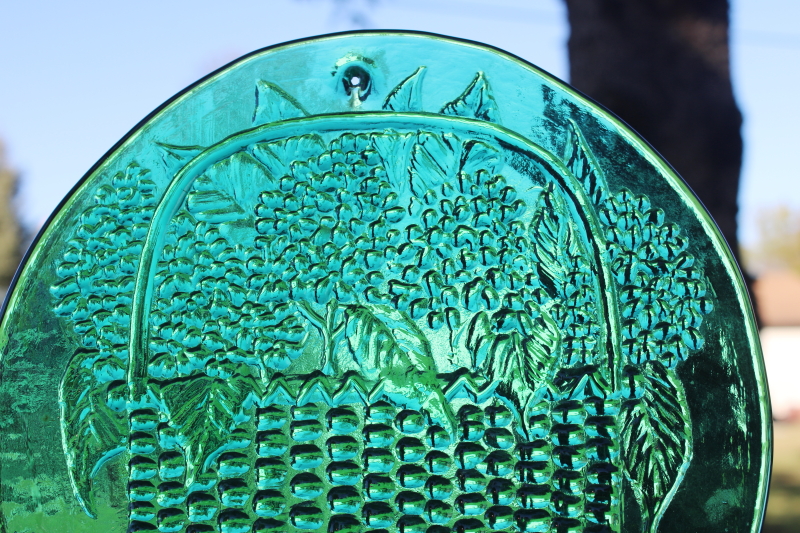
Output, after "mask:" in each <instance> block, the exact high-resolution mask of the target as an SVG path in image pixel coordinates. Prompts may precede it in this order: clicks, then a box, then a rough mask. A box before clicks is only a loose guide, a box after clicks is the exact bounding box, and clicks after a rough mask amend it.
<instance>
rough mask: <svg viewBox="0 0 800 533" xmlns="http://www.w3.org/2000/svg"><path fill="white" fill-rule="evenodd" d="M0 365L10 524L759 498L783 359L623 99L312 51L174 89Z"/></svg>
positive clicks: (119, 165)
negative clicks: (771, 361)
mask: <svg viewBox="0 0 800 533" xmlns="http://www.w3.org/2000/svg"><path fill="white" fill-rule="evenodd" d="M610 75H613V73H610ZM43 146H44V144H43ZM0 349H1V351H0V357H2V359H1V360H0V365H1V366H0V371H2V377H1V379H2V381H0V481H1V482H2V504H1V505H0V530H2V531H3V533H5V532H6V531H8V532H18V533H23V532H62V531H69V532H89V531H103V532H120V533H122V532H125V531H161V532H186V533H201V532H211V531H216V532H220V533H247V532H266V531H274V532H284V531H286V532H289V531H327V532H334V531H343V532H348V533H349V532H361V531H363V532H367V531H371V532H375V533H378V532H383V531H387V532H388V531H400V532H402V533H412V532H413V533H416V532H421V533H422V532H425V533H445V532H447V531H451V530H452V531H456V532H458V533H466V532H479V531H480V532H484V531H486V532H488V531H506V532H512V531H513V532H553V533H563V532H578V531H581V532H594V533H599V532H622V531H624V532H655V531H661V532H678V531H709V532H711V531H713V532H719V531H758V530H759V528H760V524H761V517H762V515H763V511H764V505H765V497H766V485H767V480H768V477H769V461H770V446H771V444H770V439H771V433H770V432H771V426H770V414H769V403H768V399H767V398H768V395H767V388H766V380H765V376H764V369H763V362H762V358H761V352H760V347H759V344H758V337H757V331H756V328H755V325H754V321H753V317H752V311H751V308H750V304H749V302H748V300H747V295H746V290H745V288H744V285H743V282H742V279H741V275H740V273H739V271H738V268H737V266H736V264H735V262H734V260H733V258H732V255H731V253H730V250H729V249H728V247H727V245H726V244H725V242H724V241H723V239H722V237H721V236H720V233H719V231H718V230H717V228H716V227H715V225H714V223H713V221H712V220H711V219H710V217H709V216H708V214H707V213H706V211H705V209H704V208H703V207H702V205H701V204H700V202H699V201H698V200H697V199H696V198H695V197H694V196H693V195H692V193H691V192H690V191H689V189H688V188H687V187H686V185H685V184H684V183H683V182H682V181H681V180H680V178H679V177H678V176H677V175H676V174H675V172H674V171H673V170H672V169H671V168H670V167H669V166H668V165H667V164H666V163H665V162H664V161H663V160H662V159H661V158H660V157H659V156H658V155H657V154H656V153H655V152H654V151H653V149H652V148H651V147H650V146H649V145H647V144H646V142H644V141H643V140H642V139H640V138H639V137H638V136H637V135H636V134H635V133H634V132H632V131H631V130H630V129H629V128H628V127H626V126H625V125H624V124H622V123H621V122H620V121H619V120H618V119H617V118H615V117H614V116H613V115H611V114H610V113H609V112H608V111H606V110H604V109H602V108H601V107H600V106H598V105H597V104H596V103H594V102H592V101H590V100H588V99H587V98H586V97H584V96H582V95H581V94H579V93H577V92H576V91H574V90H573V89H571V88H570V87H569V86H568V85H566V84H564V83H563V82H561V81H559V80H557V79H555V78H553V77H552V76H550V75H548V74H546V73H544V72H543V71H541V70H539V69H537V68H536V67H533V66H531V65H529V64H527V63H525V62H523V61H522V60H520V59H518V58H515V57H513V56H510V55H509V54H506V53H504V52H502V51H499V50H496V49H493V48H490V47H488V46H485V45H481V44H477V43H470V42H464V41H459V40H455V39H450V38H446V37H441V36H435V35H427V34H416V33H407V32H362V33H350V34H337V35H331V36H325V37H319V38H315V39H310V40H304V41H297V42H292V43H287V44H284V45H280V46H276V47H272V48H268V49H264V50H261V51H258V52H255V53H253V54H250V55H248V56H246V57H244V58H242V59H240V60H238V61H236V62H234V63H232V64H231V65H228V66H227V67H225V68H223V69H221V70H219V71H217V72H215V73H214V74H212V75H210V76H208V77H207V78H205V79H203V80H201V81H200V82H198V83H197V84H195V85H193V86H192V87H190V88H188V89H187V90H185V91H184V92H182V93H180V94H179V95H177V96H176V97H174V98H173V99H171V100H170V101H169V102H167V103H166V104H164V105H163V106H162V107H161V108H159V109H158V110H156V111H155V112H154V113H153V114H151V115H150V116H149V117H147V118H146V119H145V120H144V121H142V123H140V124H139V125H138V126H137V127H136V128H134V129H133V130H132V131H131V132H130V133H129V134H128V135H127V136H126V137H125V138H124V139H123V140H122V141H120V143H119V144H118V145H117V146H115V147H114V148H113V149H112V150H111V151H110V152H109V153H108V154H106V156H104V157H103V158H102V159H101V160H100V161H99V162H98V164H97V165H96V166H95V167H94V168H93V169H92V170H91V171H90V172H89V173H88V174H87V175H86V176H85V177H84V178H83V179H82V180H81V181H80V182H79V183H78V185H77V186H76V187H75V189H73V191H72V192H71V193H70V194H69V196H68V197H67V198H66V199H65V200H64V202H63V203H62V204H61V206H60V207H59V208H58V210H57V211H56V212H55V213H54V214H53V216H52V217H51V219H50V220H49V222H48V223H47V225H46V226H45V227H44V229H43V230H42V232H41V233H40V235H39V236H38V238H37V240H36V242H35V244H34V246H33V247H32V249H31V251H30V252H29V254H28V256H27V258H26V260H25V262H24V264H23V266H22V268H21V270H20V272H19V273H18V277H17V279H16V280H15V284H14V286H13V288H12V290H11V291H10V294H9V297H8V300H7V302H6V306H5V308H4V314H3V318H2V325H1V329H0Z"/></svg>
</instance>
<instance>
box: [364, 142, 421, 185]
mask: <svg viewBox="0 0 800 533" xmlns="http://www.w3.org/2000/svg"><path fill="white" fill-rule="evenodd" d="M415 139H416V137H415V135H414V134H413V133H399V132H396V131H392V130H387V131H386V132H385V133H381V134H376V135H373V136H372V146H373V148H374V149H375V151H376V152H378V155H379V156H380V158H381V164H382V165H383V168H385V169H386V174H387V177H388V179H389V184H390V185H391V186H392V187H393V188H394V189H395V190H397V192H398V193H399V194H404V193H406V192H408V188H409V173H408V172H409V170H408V166H409V165H408V158H409V157H410V156H411V147H412V146H413V143H414V141H415Z"/></svg>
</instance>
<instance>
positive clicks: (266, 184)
mask: <svg viewBox="0 0 800 533" xmlns="http://www.w3.org/2000/svg"><path fill="white" fill-rule="evenodd" d="M274 185H275V179H274V178H273V176H272V175H271V174H270V173H269V171H268V170H267V169H266V167H264V165H262V164H261V163H259V162H258V161H256V159H255V158H254V157H253V156H251V155H250V154H248V153H245V152H238V153H236V154H234V155H232V156H231V157H229V158H227V159H224V160H222V161H220V162H219V163H216V164H214V165H212V166H211V168H209V169H208V170H207V171H206V172H205V173H204V174H203V175H202V176H200V177H198V178H197V179H196V180H195V182H194V186H193V187H192V190H191V191H190V192H189V195H188V197H187V200H186V204H187V207H188V210H189V212H190V213H191V214H192V215H194V217H195V218H196V219H197V220H201V221H204V222H212V223H221V222H231V221H234V220H242V219H245V218H247V217H248V216H250V209H247V208H246V207H248V208H249V206H251V205H254V204H255V203H256V202H257V199H258V191H261V190H264V189H268V188H270V187H272V186H274Z"/></svg>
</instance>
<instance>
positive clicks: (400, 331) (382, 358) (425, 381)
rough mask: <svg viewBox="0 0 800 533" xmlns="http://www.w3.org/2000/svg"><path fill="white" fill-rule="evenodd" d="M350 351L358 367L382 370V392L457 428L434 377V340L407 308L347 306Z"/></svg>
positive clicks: (375, 370) (379, 371)
mask: <svg viewBox="0 0 800 533" xmlns="http://www.w3.org/2000/svg"><path fill="white" fill-rule="evenodd" d="M348 317H349V318H348V320H349V323H348V331H349V332H350V334H348V336H347V338H348V343H349V344H350V353H351V354H352V355H353V357H357V358H358V361H357V362H358V363H359V366H360V368H362V369H363V370H364V371H366V373H367V374H369V372H370V370H372V372H373V373H378V374H379V375H380V380H381V384H380V387H382V389H383V391H384V394H386V395H387V396H389V397H393V398H397V399H403V400H402V401H404V402H409V403H408V407H409V408H412V409H420V408H421V409H424V410H425V411H427V412H428V415H429V416H430V418H431V419H433V420H435V421H437V422H438V423H441V424H446V425H448V426H449V428H450V429H451V431H455V417H454V413H453V412H452V409H451V407H450V405H449V404H448V402H447V400H446V399H445V397H444V394H443V393H442V390H441V386H440V383H439V381H438V379H437V377H436V366H435V362H434V360H433V354H432V351H431V346H430V341H429V340H428V339H427V337H426V336H425V334H424V333H423V332H422V331H421V330H420V329H419V327H418V326H417V325H416V324H415V323H414V321H413V320H411V319H410V318H409V317H408V316H407V315H406V314H405V313H402V312H400V311H397V310H395V309H392V308H390V307H388V306H385V305H368V306H365V305H359V306H351V307H350V309H349V310H348Z"/></svg>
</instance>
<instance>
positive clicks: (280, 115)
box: [253, 80, 308, 125]
mask: <svg viewBox="0 0 800 533" xmlns="http://www.w3.org/2000/svg"><path fill="white" fill-rule="evenodd" d="M307 116H308V112H307V111H306V110H305V109H303V106H301V105H300V103H299V102H298V101H297V100H295V99H294V98H292V97H291V96H290V95H289V93H287V92H286V91H284V90H283V89H281V88H280V87H278V86H277V85H275V84H274V83H270V82H268V81H263V80H262V81H259V82H258V83H256V109H255V111H254V112H253V123H254V124H256V125H260V124H269V123H271V122H277V121H279V120H286V119H290V118H300V117H307Z"/></svg>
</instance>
